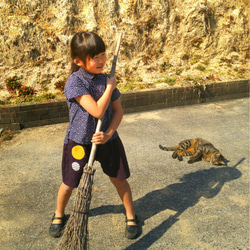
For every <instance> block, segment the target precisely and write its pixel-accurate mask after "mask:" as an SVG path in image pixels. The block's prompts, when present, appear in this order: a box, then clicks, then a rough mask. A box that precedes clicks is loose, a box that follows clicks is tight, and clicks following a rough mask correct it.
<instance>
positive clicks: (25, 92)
mask: <svg viewBox="0 0 250 250" xmlns="http://www.w3.org/2000/svg"><path fill="white" fill-rule="evenodd" d="M35 93H36V91H35V89H34V88H32V87H26V86H23V85H22V86H21V87H20V89H19V96H21V97H28V96H33V95H34V94H35Z"/></svg>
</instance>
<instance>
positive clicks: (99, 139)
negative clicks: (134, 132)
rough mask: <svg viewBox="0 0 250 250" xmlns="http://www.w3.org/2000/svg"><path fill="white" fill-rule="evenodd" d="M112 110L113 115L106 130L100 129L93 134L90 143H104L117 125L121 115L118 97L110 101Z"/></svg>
mask: <svg viewBox="0 0 250 250" xmlns="http://www.w3.org/2000/svg"><path fill="white" fill-rule="evenodd" d="M112 110H113V116H112V120H111V122H110V124H109V126H108V128H107V130H106V131H105V132H102V131H101V132H98V133H96V134H94V135H93V137H92V141H91V142H92V143H95V144H104V143H106V142H107V141H108V140H109V139H110V138H111V137H112V135H113V134H114V133H115V131H116V130H117V128H118V127H119V125H120V123H121V120H122V117H123V109H122V105H121V101H120V99H117V100H116V101H114V102H112Z"/></svg>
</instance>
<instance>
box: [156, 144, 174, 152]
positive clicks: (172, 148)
mask: <svg viewBox="0 0 250 250" xmlns="http://www.w3.org/2000/svg"><path fill="white" fill-rule="evenodd" d="M159 148H160V149H161V150H164V151H175V150H176V147H163V146H162V145H159Z"/></svg>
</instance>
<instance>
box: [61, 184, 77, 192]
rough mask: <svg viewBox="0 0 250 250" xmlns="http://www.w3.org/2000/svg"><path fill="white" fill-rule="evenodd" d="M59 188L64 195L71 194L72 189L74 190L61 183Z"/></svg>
mask: <svg viewBox="0 0 250 250" xmlns="http://www.w3.org/2000/svg"><path fill="white" fill-rule="evenodd" d="M61 188H62V190H63V191H64V192H65V193H71V192H72V191H73V189H74V188H72V187H70V186H68V185H66V184H64V183H63V182H62V184H61Z"/></svg>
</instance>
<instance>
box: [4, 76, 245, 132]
mask: <svg viewBox="0 0 250 250" xmlns="http://www.w3.org/2000/svg"><path fill="white" fill-rule="evenodd" d="M248 96H249V80H238V81H232V82H221V83H214V84H207V85H202V86H198V87H171V88H164V89H153V90H143V91H135V92H132V91H131V92H124V93H122V96H121V102H122V106H123V109H124V113H131V112H138V111H146V110H152V109H158V108H168V107H175V106H181V105H190V104H198V103H204V102H213V101H220V100H227V99H234V98H242V97H248ZM68 120H69V119H68V107H67V104H66V101H65V100H56V101H47V102H40V103H23V104H18V105H0V128H5V129H11V130H20V129H22V128H29V127H36V126H42V125H49V124H56V123H62V122H68Z"/></svg>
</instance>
